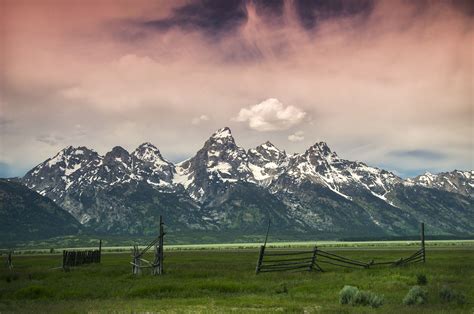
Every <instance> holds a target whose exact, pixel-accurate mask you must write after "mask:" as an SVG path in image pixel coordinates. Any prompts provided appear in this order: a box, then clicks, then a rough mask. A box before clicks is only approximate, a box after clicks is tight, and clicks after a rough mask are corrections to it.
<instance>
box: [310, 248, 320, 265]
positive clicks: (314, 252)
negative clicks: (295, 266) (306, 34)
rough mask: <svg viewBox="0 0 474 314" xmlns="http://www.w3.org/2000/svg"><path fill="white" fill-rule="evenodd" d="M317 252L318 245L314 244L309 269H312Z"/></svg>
mask: <svg viewBox="0 0 474 314" xmlns="http://www.w3.org/2000/svg"><path fill="white" fill-rule="evenodd" d="M317 252H318V247H317V246H315V247H314V249H313V256H312V257H311V265H309V271H313V267H314V262H315V261H316V254H317Z"/></svg>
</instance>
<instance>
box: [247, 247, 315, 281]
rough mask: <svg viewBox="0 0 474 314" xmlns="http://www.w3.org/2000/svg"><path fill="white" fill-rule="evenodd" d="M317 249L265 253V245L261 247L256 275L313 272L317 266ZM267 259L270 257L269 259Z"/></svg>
mask: <svg viewBox="0 0 474 314" xmlns="http://www.w3.org/2000/svg"><path fill="white" fill-rule="evenodd" d="M316 251H317V248H314V249H313V250H306V251H294V252H293V251H292V252H282V251H274V252H268V253H265V245H262V246H261V247H260V254H259V257H258V262H257V268H256V269H255V273H256V274H258V273H267V272H275V271H312V270H313V267H314V266H316V267H317V265H316V264H315V258H316ZM266 257H269V258H268V259H267V258H266Z"/></svg>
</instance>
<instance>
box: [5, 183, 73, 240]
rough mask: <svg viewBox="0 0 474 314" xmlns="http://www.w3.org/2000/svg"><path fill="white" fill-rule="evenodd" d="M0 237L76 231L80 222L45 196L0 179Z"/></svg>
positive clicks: (29, 237) (35, 236) (39, 236)
mask: <svg viewBox="0 0 474 314" xmlns="http://www.w3.org/2000/svg"><path fill="white" fill-rule="evenodd" d="M0 221H1V222H2V227H1V228H0V237H1V238H2V241H5V242H11V241H21V240H33V239H42V238H49V237H55V236H60V235H70V234H77V233H78V232H79V231H80V230H81V225H80V224H79V223H78V222H77V221H76V220H75V219H74V217H72V216H71V215H70V214H69V213H68V212H66V211H65V210H63V209H62V208H60V207H59V206H58V205H56V204H55V203H54V202H53V201H52V200H50V199H49V198H47V197H44V196H41V195H40V194H38V193H36V192H34V191H32V190H30V189H28V188H27V187H25V186H24V185H23V184H21V183H17V182H12V181H8V180H4V179H0Z"/></svg>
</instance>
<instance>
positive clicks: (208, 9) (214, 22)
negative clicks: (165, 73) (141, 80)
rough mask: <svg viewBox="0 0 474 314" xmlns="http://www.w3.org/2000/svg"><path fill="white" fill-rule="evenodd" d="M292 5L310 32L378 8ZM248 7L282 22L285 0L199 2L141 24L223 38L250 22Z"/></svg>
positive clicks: (323, 0)
mask: <svg viewBox="0 0 474 314" xmlns="http://www.w3.org/2000/svg"><path fill="white" fill-rule="evenodd" d="M291 4H292V6H293V7H294V10H295V13H296V15H297V18H298V20H299V22H300V24H301V25H302V26H303V27H304V28H306V29H308V30H309V29H312V28H314V27H316V26H317V25H318V23H320V22H323V21H324V20H327V19H331V18H340V17H348V16H355V15H360V14H364V15H369V14H370V12H371V11H372V8H373V6H374V2H373V0H296V1H292V2H291ZM248 5H253V6H254V7H255V10H256V13H257V14H258V15H259V16H260V17H262V19H263V20H267V21H268V20H272V23H273V24H279V23H282V20H281V17H282V16H283V14H284V9H285V1H283V0H275V1H264V0H226V1H222V0H198V1H192V2H190V3H187V4H185V5H183V6H181V7H178V8H175V9H174V10H173V13H172V14H171V16H169V17H166V18H161V19H155V20H149V21H145V22H143V23H141V25H142V26H144V27H146V28H149V29H156V30H159V31H162V30H169V29H171V28H174V27H177V28H182V29H185V30H200V31H203V32H205V33H207V34H210V35H219V34H223V33H226V32H231V31H233V30H234V29H235V28H237V27H239V26H241V25H242V24H244V23H245V22H246V21H247V18H248V12H247V6H248Z"/></svg>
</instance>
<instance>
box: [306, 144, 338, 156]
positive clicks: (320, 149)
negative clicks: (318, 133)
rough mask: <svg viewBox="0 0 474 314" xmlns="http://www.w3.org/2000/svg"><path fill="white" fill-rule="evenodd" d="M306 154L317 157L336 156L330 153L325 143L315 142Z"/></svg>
mask: <svg viewBox="0 0 474 314" xmlns="http://www.w3.org/2000/svg"><path fill="white" fill-rule="evenodd" d="M306 153H309V154H317V155H320V156H329V155H334V156H336V153H335V152H332V151H331V149H330V148H329V146H328V144H327V143H326V142H317V143H315V144H314V145H313V146H311V147H310V148H308V150H307V151H306Z"/></svg>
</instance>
